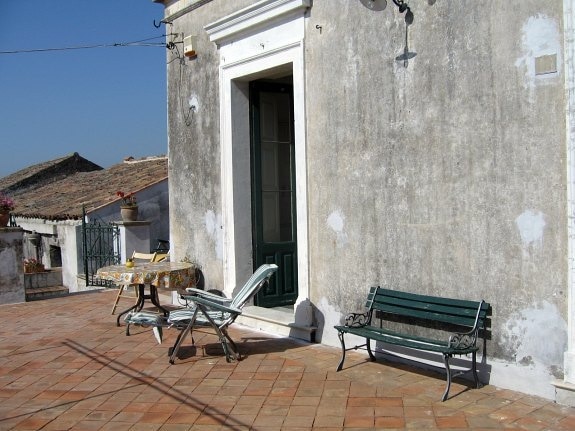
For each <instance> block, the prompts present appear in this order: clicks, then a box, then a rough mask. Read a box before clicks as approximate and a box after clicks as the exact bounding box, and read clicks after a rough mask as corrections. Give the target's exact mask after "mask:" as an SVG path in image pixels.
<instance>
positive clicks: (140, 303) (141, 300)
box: [116, 284, 145, 326]
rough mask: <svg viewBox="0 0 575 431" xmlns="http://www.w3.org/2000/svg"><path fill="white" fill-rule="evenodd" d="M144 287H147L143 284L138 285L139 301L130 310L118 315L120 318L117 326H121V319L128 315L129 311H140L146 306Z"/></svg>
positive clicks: (117, 320)
mask: <svg viewBox="0 0 575 431" xmlns="http://www.w3.org/2000/svg"><path fill="white" fill-rule="evenodd" d="M144 287H145V286H144V285H143V284H138V300H137V301H136V303H135V304H134V305H132V306H131V307H130V308H127V309H125V310H124V311H122V312H121V313H120V314H118V318H117V319H116V326H120V317H122V315H124V314H126V313H127V312H129V311H132V310H135V309H138V310H141V309H142V307H143V306H144Z"/></svg>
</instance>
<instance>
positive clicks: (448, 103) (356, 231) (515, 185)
mask: <svg viewBox="0 0 575 431" xmlns="http://www.w3.org/2000/svg"><path fill="white" fill-rule="evenodd" d="M334 3H337V6H335V5H334ZM410 3H411V4H410V6H411V7H412V11H413V13H414V16H415V19H414V22H413V24H412V25H411V26H410V27H409V37H408V41H409V48H408V50H409V52H411V53H413V54H415V56H414V57H413V58H411V59H410V60H409V61H408V63H407V67H406V65H405V64H404V62H403V61H398V60H396V57H398V56H400V55H401V54H402V53H403V50H404V46H405V23H404V22H403V20H402V17H401V16H400V15H399V14H398V12H397V10H396V8H394V7H390V6H388V8H387V9H386V10H384V11H381V12H374V11H371V10H369V9H367V8H365V7H362V6H361V4H359V2H351V1H345V0H339V1H335V2H333V1H331V2H319V1H318V2H314V6H313V9H312V12H311V18H310V22H309V26H308V33H307V43H306V46H307V47H308V51H307V54H308V55H307V58H306V67H307V77H308V83H307V84H308V85H307V91H308V92H307V98H306V101H307V111H308V113H309V115H308V118H309V123H308V156H309V173H310V175H309V182H310V184H309V190H311V191H312V192H310V193H311V194H312V196H311V199H310V210H309V211H310V244H311V249H310V256H311V259H310V261H311V269H310V275H311V285H312V288H311V291H312V292H313V293H312V301H313V302H314V303H315V304H317V305H318V306H319V312H320V313H321V315H322V317H323V318H324V319H325V322H326V325H325V331H324V334H323V335H324V338H328V337H329V338H330V342H334V334H329V333H328V332H329V328H330V327H331V325H332V324H333V323H335V321H337V320H338V319H339V318H340V316H341V314H340V313H345V312H347V311H350V308H351V309H353V308H360V307H361V305H362V301H363V298H364V296H365V292H366V290H367V288H368V287H369V286H370V285H373V284H380V285H389V286H392V287H394V288H397V289H401V290H410V291H417V292H422V293H426V294H441V295H446V296H454V297H460V298H470V299H481V298H484V299H485V300H487V301H488V302H491V303H492V304H493V340H492V342H491V343H490V346H489V349H488V351H489V355H490V358H498V359H500V360H503V361H505V362H508V363H512V364H519V365H522V366H530V367H534V368H542V369H543V370H544V371H543V372H546V373H549V374H556V375H561V367H562V362H563V356H562V355H563V352H564V351H565V350H566V345H565V343H566V305H565V304H566V294H567V292H566V274H567V267H566V253H567V243H566V202H565V199H566V191H565V190H566V185H565V182H566V179H565V172H566V166H565V138H564V133H565V125H564V115H563V110H564V104H565V101H564V94H563V92H564V82H563V73H562V63H561V56H562V34H561V28H562V13H563V12H562V5H561V3H560V2H552V3H546V4H545V7H544V8H542V7H541V3H540V2H537V1H511V2H504V3H501V2H475V1H458V2H452V1H437V2H434V4H432V5H430V4H426V3H424V2H410ZM316 24H317V25H320V26H321V27H322V30H321V32H320V31H316V30H315V26H316ZM545 55H555V56H556V57H555V58H556V61H557V68H556V70H557V72H552V73H547V74H544V75H538V74H537V73H538V72H539V71H540V70H537V71H536V69H535V66H534V65H535V62H536V61H538V62H539V61H542V60H536V59H537V58H538V57H542V56H545ZM328 66H329V67H328ZM314 190H317V191H321V193H315V196H314V195H313V191H314Z"/></svg>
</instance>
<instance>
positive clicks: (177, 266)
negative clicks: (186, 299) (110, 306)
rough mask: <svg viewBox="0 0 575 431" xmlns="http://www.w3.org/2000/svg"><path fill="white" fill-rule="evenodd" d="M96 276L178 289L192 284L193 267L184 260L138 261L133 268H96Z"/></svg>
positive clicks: (115, 266)
mask: <svg viewBox="0 0 575 431" xmlns="http://www.w3.org/2000/svg"><path fill="white" fill-rule="evenodd" d="M96 276H97V277H99V278H101V279H104V280H111V281H113V282H115V283H117V284H151V285H152V286H155V287H156V288H158V289H166V290H178V289H185V288H186V287H190V286H191V285H192V284H193V282H194V280H195V269H194V268H193V267H192V265H191V264H190V263H185V262H155V263H139V262H138V263H136V264H135V265H134V267H133V268H127V267H126V265H111V266H105V267H103V268H100V269H98V272H97V273H96Z"/></svg>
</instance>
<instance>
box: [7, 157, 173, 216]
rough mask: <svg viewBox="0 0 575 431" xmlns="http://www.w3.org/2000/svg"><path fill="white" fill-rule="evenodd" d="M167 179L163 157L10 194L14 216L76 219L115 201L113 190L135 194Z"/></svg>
mask: <svg viewBox="0 0 575 431" xmlns="http://www.w3.org/2000/svg"><path fill="white" fill-rule="evenodd" d="M167 178H168V159H167V157H155V158H146V159H141V160H133V159H132V160H128V161H125V162H123V163H120V164H117V165H114V166H112V167H110V168H108V169H103V170H99V171H92V172H78V173H75V174H72V175H69V176H67V177H65V178H63V179H60V180H58V181H55V182H51V183H48V184H45V185H41V186H38V187H32V188H28V189H24V190H20V191H15V192H13V193H11V194H10V195H11V197H13V198H14V201H15V204H16V208H15V209H14V211H13V214H14V215H16V216H18V217H29V218H42V219H47V220H67V219H79V218H81V217H82V206H83V205H85V207H86V212H88V213H89V212H91V211H93V210H95V209H97V208H100V207H102V206H105V205H108V204H110V203H112V202H117V201H119V198H118V197H117V196H116V191H118V190H121V191H123V192H125V193H129V192H138V191H140V190H143V189H145V188H147V187H149V186H151V185H153V184H156V183H158V182H160V181H164V180H167Z"/></svg>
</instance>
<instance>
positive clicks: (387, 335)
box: [335, 326, 479, 355]
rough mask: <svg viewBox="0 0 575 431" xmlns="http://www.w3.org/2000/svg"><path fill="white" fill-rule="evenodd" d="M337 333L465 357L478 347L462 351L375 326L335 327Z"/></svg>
mask: <svg viewBox="0 0 575 431" xmlns="http://www.w3.org/2000/svg"><path fill="white" fill-rule="evenodd" d="M335 328H336V329H337V330H338V331H343V332H347V333H349V334H354V335H358V336H360V337H363V338H368V339H370V340H375V341H381V342H384V343H387V344H394V345H397V346H403V347H409V348H410V349H417V350H427V351H430V352H438V353H445V354H448V355H449V354H451V355H465V354H469V353H473V352H476V351H477V350H478V349H479V347H478V346H470V347H467V348H464V349H458V348H455V347H450V346H449V345H448V344H447V343H446V341H445V340H435V339H432V338H424V337H418V336H415V335H406V334H401V333H399V332H395V331H391V330H388V329H384V328H379V327H377V326H363V327H358V328H350V327H346V326H336V327H335Z"/></svg>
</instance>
